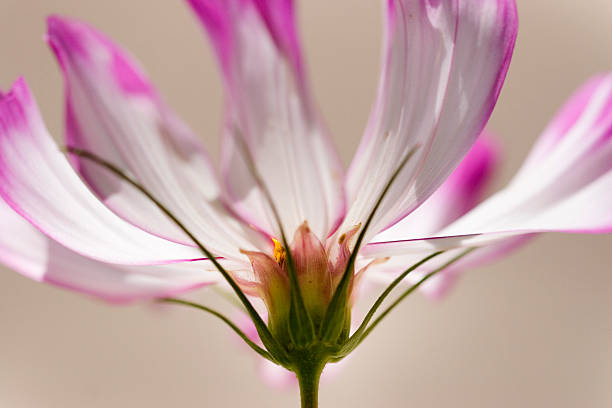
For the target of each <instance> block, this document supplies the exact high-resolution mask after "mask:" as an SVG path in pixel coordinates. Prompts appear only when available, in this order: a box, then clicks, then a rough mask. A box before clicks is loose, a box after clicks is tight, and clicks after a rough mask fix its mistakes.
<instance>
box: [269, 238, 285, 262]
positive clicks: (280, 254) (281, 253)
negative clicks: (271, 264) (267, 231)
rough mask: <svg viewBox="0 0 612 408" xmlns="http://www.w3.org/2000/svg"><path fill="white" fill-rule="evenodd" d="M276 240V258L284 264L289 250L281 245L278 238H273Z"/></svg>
mask: <svg viewBox="0 0 612 408" xmlns="http://www.w3.org/2000/svg"><path fill="white" fill-rule="evenodd" d="M272 241H273V242H274V259H276V262H277V263H278V264H279V265H282V264H283V263H284V262H285V258H286V256H287V252H286V251H285V247H284V246H282V245H281V243H280V242H278V240H276V239H274V238H272Z"/></svg>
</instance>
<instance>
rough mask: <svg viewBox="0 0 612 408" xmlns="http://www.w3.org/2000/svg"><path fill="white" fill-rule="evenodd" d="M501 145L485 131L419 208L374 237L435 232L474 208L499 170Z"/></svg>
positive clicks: (385, 238) (382, 238)
mask: <svg viewBox="0 0 612 408" xmlns="http://www.w3.org/2000/svg"><path fill="white" fill-rule="evenodd" d="M497 151H498V147H497V145H496V143H495V140H494V139H493V138H492V137H491V136H490V135H489V134H488V133H486V132H485V133H483V134H482V135H481V136H480V137H479V138H478V140H477V141H476V143H475V144H474V146H472V149H471V150H470V151H469V153H468V154H467V156H466V157H465V158H464V159H463V161H462V162H461V164H459V167H457V168H456V169H455V171H454V172H453V173H452V174H451V175H450V177H449V178H448V179H447V180H446V181H445V182H444V184H442V186H440V188H439V189H438V190H436V192H435V193H434V194H433V195H431V197H429V198H428V199H427V200H426V201H425V202H424V203H423V204H422V205H421V206H420V207H419V208H417V209H416V210H415V211H414V212H412V213H410V214H409V215H408V216H407V217H406V218H404V219H403V220H401V221H400V222H398V223H397V224H395V225H394V226H392V227H391V228H389V229H386V230H385V231H383V232H381V233H380V234H378V235H376V237H374V240H375V241H396V240H401V239H406V238H408V237H423V236H429V235H434V234H436V233H437V232H439V231H440V230H442V229H443V228H444V227H445V226H447V225H448V224H450V223H451V222H453V221H455V220H456V219H457V218H459V217H460V216H462V215H463V214H465V213H466V212H468V211H469V210H471V209H472V208H473V207H474V206H475V205H476V204H478V202H480V201H481V200H482V198H483V194H484V192H485V189H486V188H487V186H488V184H489V183H490V181H491V179H492V176H493V174H494V172H495V171H496V170H497V167H498V164H499V159H498V152H497Z"/></svg>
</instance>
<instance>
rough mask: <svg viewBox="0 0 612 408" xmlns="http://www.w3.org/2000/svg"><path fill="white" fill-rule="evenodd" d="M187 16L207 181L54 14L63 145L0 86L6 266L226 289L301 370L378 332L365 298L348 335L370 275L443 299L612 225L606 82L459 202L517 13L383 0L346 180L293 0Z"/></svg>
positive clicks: (119, 73)
mask: <svg viewBox="0 0 612 408" xmlns="http://www.w3.org/2000/svg"><path fill="white" fill-rule="evenodd" d="M188 3H189V5H190V6H191V7H192V9H193V10H194V11H195V14H196V16H197V17H198V19H199V21H200V22H201V23H202V25H203V26H204V28H205V31H206V32H207V33H208V35H209V38H210V39H211V41H212V44H213V47H214V49H215V51H216V55H217V58H218V62H219V66H220V70H221V73H222V81H223V85H224V90H225V106H226V110H225V116H224V131H223V136H222V143H221V145H222V147H221V153H220V166H219V169H216V168H215V167H214V166H213V165H212V164H211V161H210V160H209V158H208V155H207V153H206V151H205V150H204V148H203V147H202V146H201V145H200V143H199V141H198V138H197V137H196V136H195V135H194V133H193V132H192V131H191V130H190V129H189V128H188V127H187V126H186V125H185V124H184V123H183V122H181V120H180V119H179V118H178V117H177V116H176V115H175V114H174V113H173V112H172V111H171V110H170V109H169V108H168V107H167V106H166V105H165V103H164V102H163V100H162V99H161V97H160V95H159V94H158V92H157V91H156V90H155V88H154V87H153V85H152V84H151V82H150V81H149V79H148V78H147V77H146V75H145V74H144V72H143V70H142V69H141V68H140V67H139V66H138V64H136V63H135V62H134V60H133V59H132V58H131V57H130V56H129V55H128V54H127V53H126V52H125V51H123V50H122V49H120V48H119V47H118V46H116V45H115V44H114V43H112V42H111V41H110V40H109V39H108V38H107V37H105V36H104V35H102V34H101V33H99V32H98V31H96V30H95V29H93V28H91V27H90V26H88V25H86V24H84V23H82V22H78V21H75V20H70V19H65V18H61V17H50V18H49V19H48V33H47V41H48V43H49V45H50V46H51V48H52V49H53V51H54V53H55V55H56V56H57V59H58V61H59V64H60V66H61V69H62V72H63V75H64V81H65V91H66V103H65V107H66V121H65V124H66V132H65V138H64V142H65V146H66V149H63V148H60V147H58V146H57V145H56V144H55V142H54V140H53V138H52V137H51V136H50V134H49V133H48V131H47V130H46V128H45V125H44V123H43V120H42V118H41V115H40V113H39V111H38V108H37V106H36V103H35V100H34V97H33V96H32V94H31V92H30V90H29V88H28V86H27V84H26V82H25V80H24V79H19V80H17V81H16V82H15V83H14V85H13V87H12V89H11V90H10V91H9V92H8V93H6V94H2V95H0V197H2V201H0V219H1V220H2V225H3V231H2V235H1V236H0V261H1V262H3V263H4V264H6V265H8V266H9V267H11V268H13V269H15V270H16V271H18V272H20V273H22V274H24V275H26V276H29V277H31V278H33V279H36V280H40V281H46V282H49V283H53V284H56V285H60V286H63V287H66V288H69V289H73V290H77V291H80V292H83V293H87V294H90V295H94V296H97V297H99V298H102V299H105V300H108V301H113V302H126V301H133V300H137V299H152V298H171V297H173V296H176V295H177V294H179V293H182V292H185V291H187V290H190V289H194V288H198V287H201V286H204V285H208V284H214V283H218V282H219V281H220V280H224V281H225V282H226V283H227V284H229V285H230V286H231V288H232V289H233V290H234V291H235V293H236V294H237V295H238V297H239V300H240V301H241V302H242V303H243V305H244V306H245V307H246V309H247V311H248V312H249V315H250V317H251V318H252V319H253V321H254V323H255V326H256V328H257V331H258V334H259V337H260V338H261V341H262V345H263V348H262V347H259V346H256V345H254V344H251V345H252V347H253V348H254V349H255V350H256V351H258V352H259V353H260V354H262V355H263V356H264V357H266V358H268V359H270V360H272V361H274V362H275V363H278V364H280V365H282V366H284V367H286V368H288V369H290V370H293V371H295V372H296V373H297V374H298V377H300V376H302V377H306V376H308V375H310V374H311V373H310V371H313V370H314V371H317V370H319V374H320V369H322V367H319V366H320V365H321V364H322V365H324V363H327V362H328V361H332V360H338V359H341V358H343V357H344V356H346V355H347V354H348V353H349V352H350V351H352V350H353V349H354V348H355V347H356V345H357V344H358V343H359V342H360V341H362V340H363V338H365V336H367V334H368V333H369V331H370V330H371V328H372V326H375V325H376V323H377V322H378V321H379V320H374V321H373V322H372V325H371V326H368V323H369V322H370V321H371V319H372V317H373V313H374V312H375V311H376V310H377V308H378V306H379V304H378V305H375V307H373V308H372V309H371V311H372V314H371V315H370V314H368V316H367V317H366V318H365V320H364V321H363V323H362V325H361V326H360V327H359V328H358V329H357V330H356V332H355V333H353V334H351V333H350V320H351V316H350V314H351V313H350V312H351V306H352V304H353V302H354V301H355V300H356V298H357V296H356V295H357V287H358V285H359V282H361V281H362V280H364V279H374V280H376V281H379V282H380V281H385V282H392V283H391V285H390V286H389V287H388V290H387V291H385V292H384V293H383V296H381V298H379V300H380V299H382V300H384V297H386V296H387V295H388V293H389V292H390V291H391V289H393V288H394V287H396V286H397V285H398V284H400V282H401V281H402V280H403V278H404V277H406V276H408V279H406V280H404V281H405V282H411V283H412V284H414V286H413V287H411V288H416V287H417V286H420V285H421V284H423V283H425V281H427V280H429V278H432V279H431V280H430V281H429V282H428V285H429V286H428V290H429V291H431V292H432V293H438V292H441V291H443V290H445V289H446V288H447V287H448V285H449V283H450V282H452V281H453V279H454V277H455V276H456V275H457V271H459V270H462V269H465V268H467V267H469V266H472V265H474V264H476V263H479V262H482V261H484V260H490V259H492V258H495V257H497V256H499V255H500V254H502V253H504V252H505V251H507V250H508V249H511V248H512V247H515V246H516V245H518V244H520V243H522V242H524V240H526V239H527V238H528V237H530V236H532V235H533V234H535V233H538V232H545V231H565V232H581V233H604V232H610V231H612V211H610V209H611V208H612V194H610V191H611V190H612V172H611V171H610V170H611V168H612V143H611V142H610V139H611V137H610V136H611V134H612V132H611V129H612V76H610V75H602V76H599V77H596V78H594V79H593V80H591V81H590V82H588V83H587V84H586V85H585V86H584V87H583V88H582V89H581V90H579V91H578V93H577V94H576V95H575V96H574V97H573V98H572V99H570V101H569V102H568V104H567V105H566V107H565V108H563V109H562V110H561V112H560V113H559V114H558V116H557V117H556V119H554V120H553V122H552V123H551V125H550V126H549V127H548V128H547V130H546V131H545V132H544V134H543V135H542V137H541V138H540V139H539V141H538V142H537V144H536V146H535V148H534V149H533V151H532V152H531V154H530V155H529V157H528V159H527V161H526V162H525V164H524V165H523V167H522V168H521V169H520V171H519V172H518V174H517V175H516V177H515V178H514V179H513V180H512V181H511V182H510V184H509V185H508V186H507V187H506V188H504V189H503V190H502V191H500V192H499V193H497V194H496V195H494V196H493V197H491V198H490V199H488V200H486V201H485V202H483V203H482V204H480V205H478V206H477V207H476V208H473V209H472V207H473V206H474V205H475V204H476V202H477V201H478V199H479V198H480V194H481V193H482V187H483V185H484V183H485V182H486V180H487V179H488V175H489V174H490V171H491V170H492V169H493V167H494V166H493V163H494V162H495V153H494V149H493V148H492V146H491V142H490V140H489V138H487V137H486V136H483V137H481V138H480V139H478V137H479V135H481V133H482V132H483V129H484V127H485V125H486V123H487V121H488V119H489V117H490V115H491V112H492V110H493V108H494V105H495V103H496V101H497V98H498V96H499V93H500V91H501V88H502V84H503V81H504V79H505V76H506V73H507V71H508V67H509V64H510V59H511V55H512V51H513V48H514V42H515V39H516V32H517V13H516V5H515V2H514V0H388V1H385V2H384V4H385V16H386V24H385V40H384V48H383V60H382V62H383V64H382V72H381V76H380V80H379V87H378V92H377V96H376V100H375V102H374V105H373V109H372V113H371V116H370V119H369V122H368V125H367V128H366V130H365V133H364V136H363V138H362V140H361V143H360V145H359V147H358V150H357V153H356V154H355V157H354V158H353V160H352V162H351V164H350V166H349V167H348V170H347V171H346V172H345V170H344V168H343V165H342V163H341V161H340V160H339V159H338V156H337V154H336V151H335V149H334V146H333V143H332V141H331V139H330V138H329V135H328V132H327V130H326V127H325V125H324V123H323V121H322V119H321V115H320V114H319V112H318V111H317V109H316V107H315V105H314V103H313V97H312V94H311V93H310V90H309V86H308V79H307V75H306V70H305V65H304V61H303V58H302V53H301V49H300V41H299V38H298V34H297V29H296V24H295V16H294V4H293V1H292V0H188ZM347 103H350V100H349V98H347ZM66 152H68V155H66ZM468 152H469V153H468ZM462 160H463V161H462ZM460 163H461V164H460ZM451 173H452V175H451ZM449 176H450V177H449ZM410 290H411V289H409V290H408V292H405V294H408V293H410ZM249 296H250V297H258V298H261V299H262V300H263V302H264V303H265V306H266V309H267V314H268V317H269V318H268V321H267V323H264V322H263V321H262V320H261V317H260V316H259V314H258V313H257V312H256V311H255V310H254V309H253V307H252V305H251V303H250V301H249V298H248V297H249ZM402 296H403V295H402ZM175 300H176V299H175ZM382 300H381V302H382ZM177 302H178V301H177ZM387 310H390V309H387ZM385 313H386V312H385ZM385 313H383V314H385ZM230 324H231V322H230ZM233 327H234V329H235V330H237V331H239V329H237V328H236V327H235V326H233ZM313 344H316V345H317V347H319V346H320V347H319V348H317V349H316V352H315V351H312V350H313V349H312V348H310V347H311V346H312V345H313ZM322 345H325V347H328V346H329V345H333V347H332V346H329V347H331V348H330V349H327V348H325V349H324V350H323V349H322V348H321V347H323V346H322ZM313 347H314V346H313ZM264 348H265V349H264ZM331 349H333V350H331ZM296 350H298V351H300V350H301V351H303V350H308V353H306V354H307V355H306V354H304V355H300V356H298V357H296V355H297V354H296V353H297V351H296ZM330 350H331V351H330ZM298 354H299V353H298ZM313 356H315V357H316V358H315V357H313ZM317 358H320V359H321V361H318V362H316V364H315V363H313V365H312V366H309V367H304V366H302V365H300V364H301V362H305V361H308V362H310V361H311V360H312V361H314V360H316V359H317ZM323 360H325V361H323ZM298 362H299V363H298ZM306 365H307V364H306ZM314 371H313V372H314ZM317 379H318V377H317ZM313 381H314V380H313ZM301 385H302V386H303V388H304V387H307V386H309V385H308V384H301ZM310 385H312V384H310ZM304 406H315V405H313V404H312V401H311V405H308V404H306V405H304Z"/></svg>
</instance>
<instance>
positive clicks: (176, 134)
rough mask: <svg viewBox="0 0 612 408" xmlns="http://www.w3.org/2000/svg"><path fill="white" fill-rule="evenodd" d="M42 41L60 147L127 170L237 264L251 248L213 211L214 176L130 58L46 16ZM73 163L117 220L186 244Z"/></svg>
mask: <svg viewBox="0 0 612 408" xmlns="http://www.w3.org/2000/svg"><path fill="white" fill-rule="evenodd" d="M47 38H48V41H49V44H50V45H51V47H52V49H53V50H54V52H55V54H56V55H57V57H58V60H59V62H60V64H61V66H62V69H63V73H64V80H65V86H66V109H67V116H66V128H67V135H66V144H67V145H69V146H71V147H78V148H82V149H85V150H88V151H91V152H93V153H95V154H97V155H98V156H101V157H103V158H104V159H106V160H107V161H110V162H112V163H113V164H115V165H116V166H119V167H120V168H122V169H124V170H126V171H128V172H129V173H130V174H131V175H133V177H135V178H136V179H137V180H138V181H139V182H140V183H141V184H142V185H144V186H145V187H146V188H147V189H148V190H149V191H150V192H151V193H152V194H153V195H154V196H156V198H158V199H159V200H160V201H162V202H163V203H164V205H165V206H166V207H168V208H169V209H170V210H171V211H172V212H173V214H175V215H176V216H177V217H178V218H179V219H180V220H181V221H182V222H184V223H185V224H186V225H187V226H188V227H189V228H190V230H191V232H192V233H194V234H195V235H196V236H197V237H198V238H199V239H200V240H201V241H203V242H205V243H206V245H207V246H208V247H209V249H211V250H213V251H214V252H215V253H216V254H218V255H220V256H226V257H235V258H237V257H240V254H239V253H238V250H239V248H244V249H255V248H257V246H255V245H253V244H251V243H250V242H249V241H248V240H246V239H244V238H243V236H245V235H247V234H246V233H245V230H244V228H243V227H242V226H241V225H239V224H238V222H237V221H235V220H234V219H233V218H232V217H231V216H229V215H228V214H227V212H226V211H225V210H224V208H223V207H222V206H220V205H219V203H218V201H219V186H218V182H217V178H216V174H215V170H214V168H213V166H212V165H211V163H210V161H209V158H208V155H207V154H206V152H205V151H204V150H203V148H202V147H201V145H200V143H199V141H198V140H197V138H196V137H195V136H194V135H193V133H192V132H191V131H190V130H189V128H188V127H187V126H186V125H185V124H183V123H182V122H181V121H180V120H179V119H178V118H177V117H176V115H175V114H174V113H173V112H171V111H170V110H169V109H168V108H167V107H166V106H165V104H164V103H163V101H162V100H161V98H160V97H159V95H158V93H157V91H156V90H155V88H154V87H153V86H152V85H151V83H150V81H149V79H148V78H147V77H146V75H145V74H144V73H143V71H142V69H141V68H140V67H139V66H138V65H137V64H136V63H135V62H134V61H133V60H132V58H131V57H130V56H129V55H127V54H126V53H125V52H124V51H123V50H121V49H120V48H119V47H117V46H116V45H114V44H113V43H112V42H111V41H110V40H109V39H107V38H106V37H104V36H103V35H102V34H101V33H99V32H98V31H96V30H94V29H93V28H91V27H89V26H88V25H86V24H84V23H81V22H78V21H74V20H68V19H63V18H60V17H50V18H49V19H48V36H47ZM73 160H74V161H75V162H76V163H77V166H78V168H79V170H80V173H81V175H82V176H83V177H84V179H85V180H86V181H87V182H88V184H89V185H90V186H91V187H92V188H93V189H94V191H96V193H98V195H99V196H100V197H101V198H102V199H103V201H104V202H105V203H106V204H107V205H108V206H109V207H110V208H111V209H112V210H114V211H115V212H116V213H117V214H119V215H120V216H121V217H122V218H124V219H126V220H128V221H130V222H131V223H133V224H135V225H137V226H139V227H141V228H143V229H145V230H147V231H149V232H151V233H153V234H155V235H158V236H162V237H164V238H168V239H171V240H173V241H177V242H181V243H185V244H188V245H191V244H192V243H191V241H190V240H189V238H188V237H186V236H185V234H184V233H183V232H182V231H180V230H179V229H178V228H177V227H176V225H174V224H173V223H172V222H171V221H170V220H169V219H168V217H167V216H165V215H164V214H163V213H162V212H161V211H159V209H158V208H157V207H155V206H154V204H153V203H151V202H150V200H148V199H147V198H146V197H145V196H144V195H143V194H142V193H140V192H138V191H136V189H134V188H133V187H132V186H130V185H129V184H127V183H125V182H123V181H121V180H119V179H118V178H117V177H116V176H115V175H114V174H111V173H109V172H108V171H107V170H106V169H104V168H101V167H100V166H99V165H97V164H95V163H92V162H90V161H87V160H79V158H78V157H73ZM221 232H222V233H221ZM254 238H256V237H254ZM262 245H263V244H262Z"/></svg>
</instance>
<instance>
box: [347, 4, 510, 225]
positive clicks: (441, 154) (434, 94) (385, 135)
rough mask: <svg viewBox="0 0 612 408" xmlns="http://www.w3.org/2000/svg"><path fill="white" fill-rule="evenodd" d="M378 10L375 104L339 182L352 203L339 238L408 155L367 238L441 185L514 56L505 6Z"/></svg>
mask: <svg viewBox="0 0 612 408" xmlns="http://www.w3.org/2000/svg"><path fill="white" fill-rule="evenodd" d="M387 5H388V8H387V29H386V40H385V45H384V50H385V55H384V59H383V70H382V74H381V78H380V82H379V90H378V97H377V100H376V103H375V105H374V109H373V111H372V114H371V116H370V122H369V125H368V128H367V129H366V133H365V135H364V137H363V139H362V141H361V144H360V146H359V149H358V152H357V154H356V156H355V158H354V160H353V162H352V164H351V168H350V170H349V174H348V177H347V192H348V195H349V200H352V201H353V202H354V203H353V205H352V206H351V207H350V209H349V212H348V215H347V218H346V220H345V223H344V224H343V227H342V228H341V229H340V231H339V232H340V233H342V232H343V229H345V228H350V227H351V226H352V225H356V224H358V223H359V222H363V221H364V220H365V219H366V218H367V216H368V214H369V213H370V212H371V210H372V208H373V206H374V203H375V201H376V199H377V198H378V196H379V195H380V193H381V191H382V189H383V187H384V185H385V184H386V182H387V181H388V180H389V178H390V177H391V175H392V174H393V172H394V171H395V170H396V169H397V166H398V165H399V163H400V162H401V161H402V159H403V158H404V157H405V156H406V155H407V153H408V152H409V151H411V150H412V149H413V148H415V147H416V146H418V150H417V152H416V154H415V157H413V159H412V160H411V161H410V162H409V163H408V164H407V166H406V167H405V168H404V169H403V170H402V172H401V174H400V175H399V178H398V180H397V181H396V182H395V184H394V185H393V187H392V188H391V190H390V192H389V194H388V196H387V198H386V199H385V201H384V202H383V205H382V206H381V208H380V210H379V212H378V215H377V216H376V218H375V220H374V223H373V226H372V230H371V231H372V235H373V234H375V233H377V232H379V231H381V230H382V229H384V228H386V227H388V226H390V225H392V224H394V223H395V222H397V221H399V220H401V219H402V218H403V217H404V216H406V215H407V214H409V213H410V212H412V211H413V210H415V209H416V208H417V207H418V206H419V205H420V204H421V203H423V202H424V201H425V200H426V199H427V197H429V196H430V195H431V194H432V193H433V192H434V191H435V190H436V189H437V188H438V187H439V186H440V185H441V184H442V183H443V181H444V180H445V179H446V178H447V177H448V176H449V175H450V174H451V172H452V171H453V169H454V168H455V167H456V166H457V165H458V164H459V162H460V160H461V159H462V158H463V156H465V154H466V153H467V152H468V150H469V149H470V147H471V146H472V144H473V143H474V142H475V140H476V138H477V136H478V135H479V134H480V132H481V131H482V130H483V128H484V126H485V124H486V122H487V121H488V119H489V116H490V114H491V111H492V110H493V107H494V105H495V103H496V101H497V97H498V95H499V92H500V89H501V86H502V83H503V81H504V79H505V76H506V72H507V70H508V66H509V63H510V58H511V55H512V51H513V48H514V42H515V38H516V32H517V14H516V5H515V2H514V0H459V1H457V0H419V1H412V0H391V1H388V2H387ZM372 235H370V237H371V236H372Z"/></svg>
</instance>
